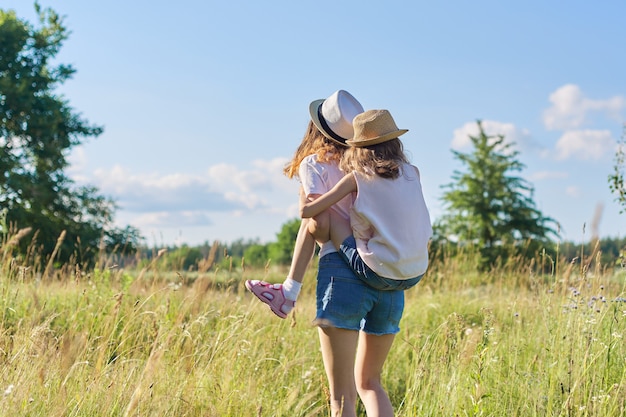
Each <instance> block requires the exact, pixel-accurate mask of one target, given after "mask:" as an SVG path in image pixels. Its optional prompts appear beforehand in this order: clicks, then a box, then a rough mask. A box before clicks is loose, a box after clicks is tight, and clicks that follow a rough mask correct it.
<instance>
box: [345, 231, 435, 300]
mask: <svg viewBox="0 0 626 417" xmlns="http://www.w3.org/2000/svg"><path fill="white" fill-rule="evenodd" d="M339 253H340V254H341V256H342V257H343V259H344V260H345V261H346V262H347V263H348V265H350V267H351V268H352V269H353V270H354V273H355V274H356V275H357V276H358V277H359V278H361V279H362V280H363V281H364V282H365V283H366V284H368V285H369V286H371V287H374V288H376V289H377V290H381V291H397V290H408V289H409V288H411V287H413V286H415V285H416V284H417V283H418V282H420V281H421V280H422V277H423V276H424V274H422V275H420V276H418V277H415V278H409V279H391V278H385V277H381V276H380V275H378V274H377V273H376V272H374V271H373V270H372V269H371V268H370V267H369V266H367V265H366V264H365V262H363V259H361V255H359V252H358V251H357V250H356V241H355V240H354V236H349V237H347V238H346V240H344V241H343V243H342V244H341V246H340V247H339Z"/></svg>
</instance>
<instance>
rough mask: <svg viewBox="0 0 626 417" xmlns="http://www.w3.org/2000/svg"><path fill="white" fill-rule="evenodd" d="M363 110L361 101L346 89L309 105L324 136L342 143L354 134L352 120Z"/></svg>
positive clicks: (312, 118)
mask: <svg viewBox="0 0 626 417" xmlns="http://www.w3.org/2000/svg"><path fill="white" fill-rule="evenodd" d="M362 112H363V106H362V105H361V103H359V101H358V100H357V99H356V98H354V97H353V96H352V94H350V93H348V92H347V91H345V90H338V91H335V92H334V93H333V94H332V95H331V96H330V97H328V98H327V99H321V100H315V101H313V102H312V103H311V104H310V105H309V113H310V114H311V120H312V121H313V123H314V124H315V126H317V128H318V129H319V130H320V132H322V134H323V135H324V136H326V137H327V138H328V139H331V140H333V141H335V142H338V143H339V144H341V145H344V146H345V144H346V140H348V139H351V138H352V135H353V134H354V130H353V127H352V120H353V119H354V116H356V115H357V114H359V113H362Z"/></svg>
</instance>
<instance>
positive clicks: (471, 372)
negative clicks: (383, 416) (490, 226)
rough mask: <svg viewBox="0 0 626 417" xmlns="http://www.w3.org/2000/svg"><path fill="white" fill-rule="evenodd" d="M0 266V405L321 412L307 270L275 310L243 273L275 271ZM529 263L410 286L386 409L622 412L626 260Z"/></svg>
mask: <svg viewBox="0 0 626 417" xmlns="http://www.w3.org/2000/svg"><path fill="white" fill-rule="evenodd" d="M468 265H469V266H468ZM1 267H2V268H1V272H0V274H1V275H0V279H1V281H0V294H1V296H2V298H1V300H0V308H1V309H0V415H6V416H17V415H19V416H124V415H128V416H242V417H243V416H245V417H250V416H290V417H294V416H307V417H310V416H327V415H328V407H327V401H328V395H327V391H326V377H325V374H324V370H323V364H322V361H321V355H320V352H319V345H318V340H317V331H316V328H315V327H314V326H312V325H311V320H312V319H313V317H314V314H315V305H314V304H315V302H314V293H313V288H314V272H315V271H314V269H311V270H310V271H309V276H308V277H307V281H306V282H305V286H304V288H305V289H304V292H303V294H302V296H301V297H300V300H299V302H298V305H297V308H296V314H295V315H294V316H292V317H291V318H290V319H288V320H280V319H278V318H277V317H275V316H274V315H273V314H272V313H271V312H270V311H269V309H267V307H266V306H265V305H263V304H261V303H260V302H258V301H257V300H256V299H254V298H253V296H252V295H251V294H249V293H247V292H246V291H245V289H244V287H243V280H244V279H253V278H258V279H266V280H270V281H274V282H278V281H282V279H283V276H284V272H285V271H283V270H281V269H273V270H246V269H244V270H243V271H242V269H241V268H240V267H238V268H235V269H233V270H230V271H217V272H208V273H205V274H199V273H195V274H191V273H172V272H167V271H158V270H157V269H156V267H155V268H153V269H151V270H150V271H149V272H150V273H146V272H145V271H143V272H142V271H125V270H121V269H116V268H112V269H106V270H93V271H87V272H86V271H74V270H71V268H68V270H71V272H68V271H65V272H58V273H56V274H55V275H54V276H53V277H51V278H46V279H43V280H42V279H41V278H40V277H38V275H39V273H36V272H35V271H33V270H31V269H29V268H24V267H21V266H19V265H17V263H16V262H9V261H7V262H6V263H5V264H4V265H1ZM532 269H533V268H532V265H531V266H524V267H516V268H515V270H506V269H502V270H498V271H491V272H490V273H488V274H480V273H477V272H475V271H474V270H473V269H472V268H471V265H470V264H468V263H467V262H466V261H462V260H460V258H459V259H456V260H454V259H452V260H447V261H445V263H444V264H442V265H437V266H433V268H431V270H430V271H429V273H428V274H427V276H426V277H425V279H424V280H423V282H421V283H420V284H419V285H418V286H417V287H416V288H414V289H411V290H409V291H408V292H407V293H406V309H405V313H404V317H403V319H402V322H401V332H400V333H399V334H398V336H397V338H396V340H395V342H394V346H393V348H392V351H391V353H390V356H389V359H388V361H387V364H386V368H385V372H384V375H383V381H384V384H385V385H386V387H387V389H388V392H389V394H390V397H391V400H392V403H393V404H394V407H395V409H396V412H397V415H399V416H568V417H569V416H624V415H626V341H625V340H624V338H626V302H622V301H620V300H621V299H623V298H624V297H625V294H624V285H625V281H626V271H623V270H621V271H617V272H614V271H603V270H600V268H599V267H596V268H595V269H594V271H593V273H592V272H591V271H587V270H582V271H578V270H571V269H567V268H566V269H565V270H564V271H557V273H554V274H550V275H548V276H537V275H534V274H533V272H532ZM620 297H621V299H620ZM615 300H618V301H615ZM3 392H4V394H3ZM360 413H361V414H362V415H364V412H363V410H362V408H361V407H360Z"/></svg>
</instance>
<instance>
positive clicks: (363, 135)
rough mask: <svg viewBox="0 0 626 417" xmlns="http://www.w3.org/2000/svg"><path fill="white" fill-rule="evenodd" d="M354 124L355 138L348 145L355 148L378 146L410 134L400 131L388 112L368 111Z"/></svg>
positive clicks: (356, 119) (404, 130)
mask: <svg viewBox="0 0 626 417" xmlns="http://www.w3.org/2000/svg"><path fill="white" fill-rule="evenodd" d="M352 124H353V126H354V137H353V138H352V139H350V140H348V141H346V143H347V144H348V145H350V146H355V147H363V146H370V145H376V144H377V143H383V142H386V141H388V140H391V139H395V138H397V137H398V136H400V135H404V134H405V133H406V132H408V129H398V126H396V122H395V121H394V120H393V117H391V113H389V111H388V110H368V111H366V112H364V113H361V114H359V115H357V116H356V117H355V118H354V121H353V123H352Z"/></svg>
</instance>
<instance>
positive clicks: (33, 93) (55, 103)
mask: <svg viewBox="0 0 626 417" xmlns="http://www.w3.org/2000/svg"><path fill="white" fill-rule="evenodd" d="M35 9H36V11H37V13H38V15H39V24H40V26H39V27H38V28H35V27H33V26H32V25H31V24H30V23H28V22H26V21H24V20H21V19H18V18H17V17H16V15H15V12H14V11H12V10H9V11H4V10H0V39H2V42H0V145H1V151H0V208H2V209H7V210H8V215H7V219H8V222H9V224H10V225H12V226H13V227H16V228H25V227H32V229H33V232H34V234H33V236H34V239H36V241H35V243H36V246H37V249H40V250H41V253H42V254H43V255H44V256H47V255H50V254H51V253H52V252H53V250H54V248H55V246H57V245H58V246H59V248H58V250H57V252H56V253H57V256H58V260H59V261H61V262H65V261H67V260H69V259H70V258H71V257H72V256H79V257H80V258H81V259H77V260H78V261H87V260H90V259H93V258H94V256H95V255H96V254H97V252H98V251H99V248H101V245H105V246H107V247H108V248H109V249H112V248H118V250H126V251H132V250H134V249H135V247H136V245H137V244H138V241H139V239H140V236H139V233H138V231H137V230H136V229H134V228H132V227H127V228H126V229H123V230H118V229H116V228H114V227H112V221H113V213H114V211H115V209H116V206H115V204H114V202H113V201H112V200H110V199H108V198H105V197H103V196H101V195H98V190H97V189H96V188H94V187H91V186H85V187H78V186H76V185H75V184H74V182H73V181H72V180H71V179H70V178H68V177H67V176H66V175H65V173H64V169H65V168H66V167H67V166H68V162H67V160H66V157H67V155H68V154H69V152H70V150H71V149H72V148H73V147H74V146H77V145H80V144H81V143H82V142H83V140H84V139H85V138H89V137H97V136H98V135H100V134H101V133H102V127H100V126H96V125H91V124H89V123H88V121H86V120H84V119H83V118H81V116H80V114H78V113H76V112H75V111H74V110H73V109H72V108H71V107H70V106H69V104H68V102H67V101H66V100H65V99H64V98H63V97H62V96H60V95H58V94H55V89H56V88H57V87H58V86H60V85H61V84H63V83H64V82H65V81H67V80H68V79H70V78H71V76H72V75H73V74H74V72H75V70H74V68H72V66H70V65H65V64H55V63H53V61H54V58H55V57H56V55H57V53H58V52H59V50H60V48H61V46H62V45H63V42H64V41H65V40H66V39H67V37H68V34H69V32H68V31H67V29H66V28H65V27H64V26H63V19H62V18H61V17H59V16H58V15H57V14H56V13H55V12H54V11H53V10H51V9H44V10H42V9H41V8H40V7H39V5H38V4H37V3H35ZM64 231H65V234H63V232H64ZM2 232H3V233H4V234H6V233H7V230H3V231H2ZM60 236H64V239H62V240H61V239H59V242H57V239H58V238H59V237H60ZM26 244H27V242H24V243H22V245H23V246H22V250H25V249H26V247H25V245H26Z"/></svg>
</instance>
